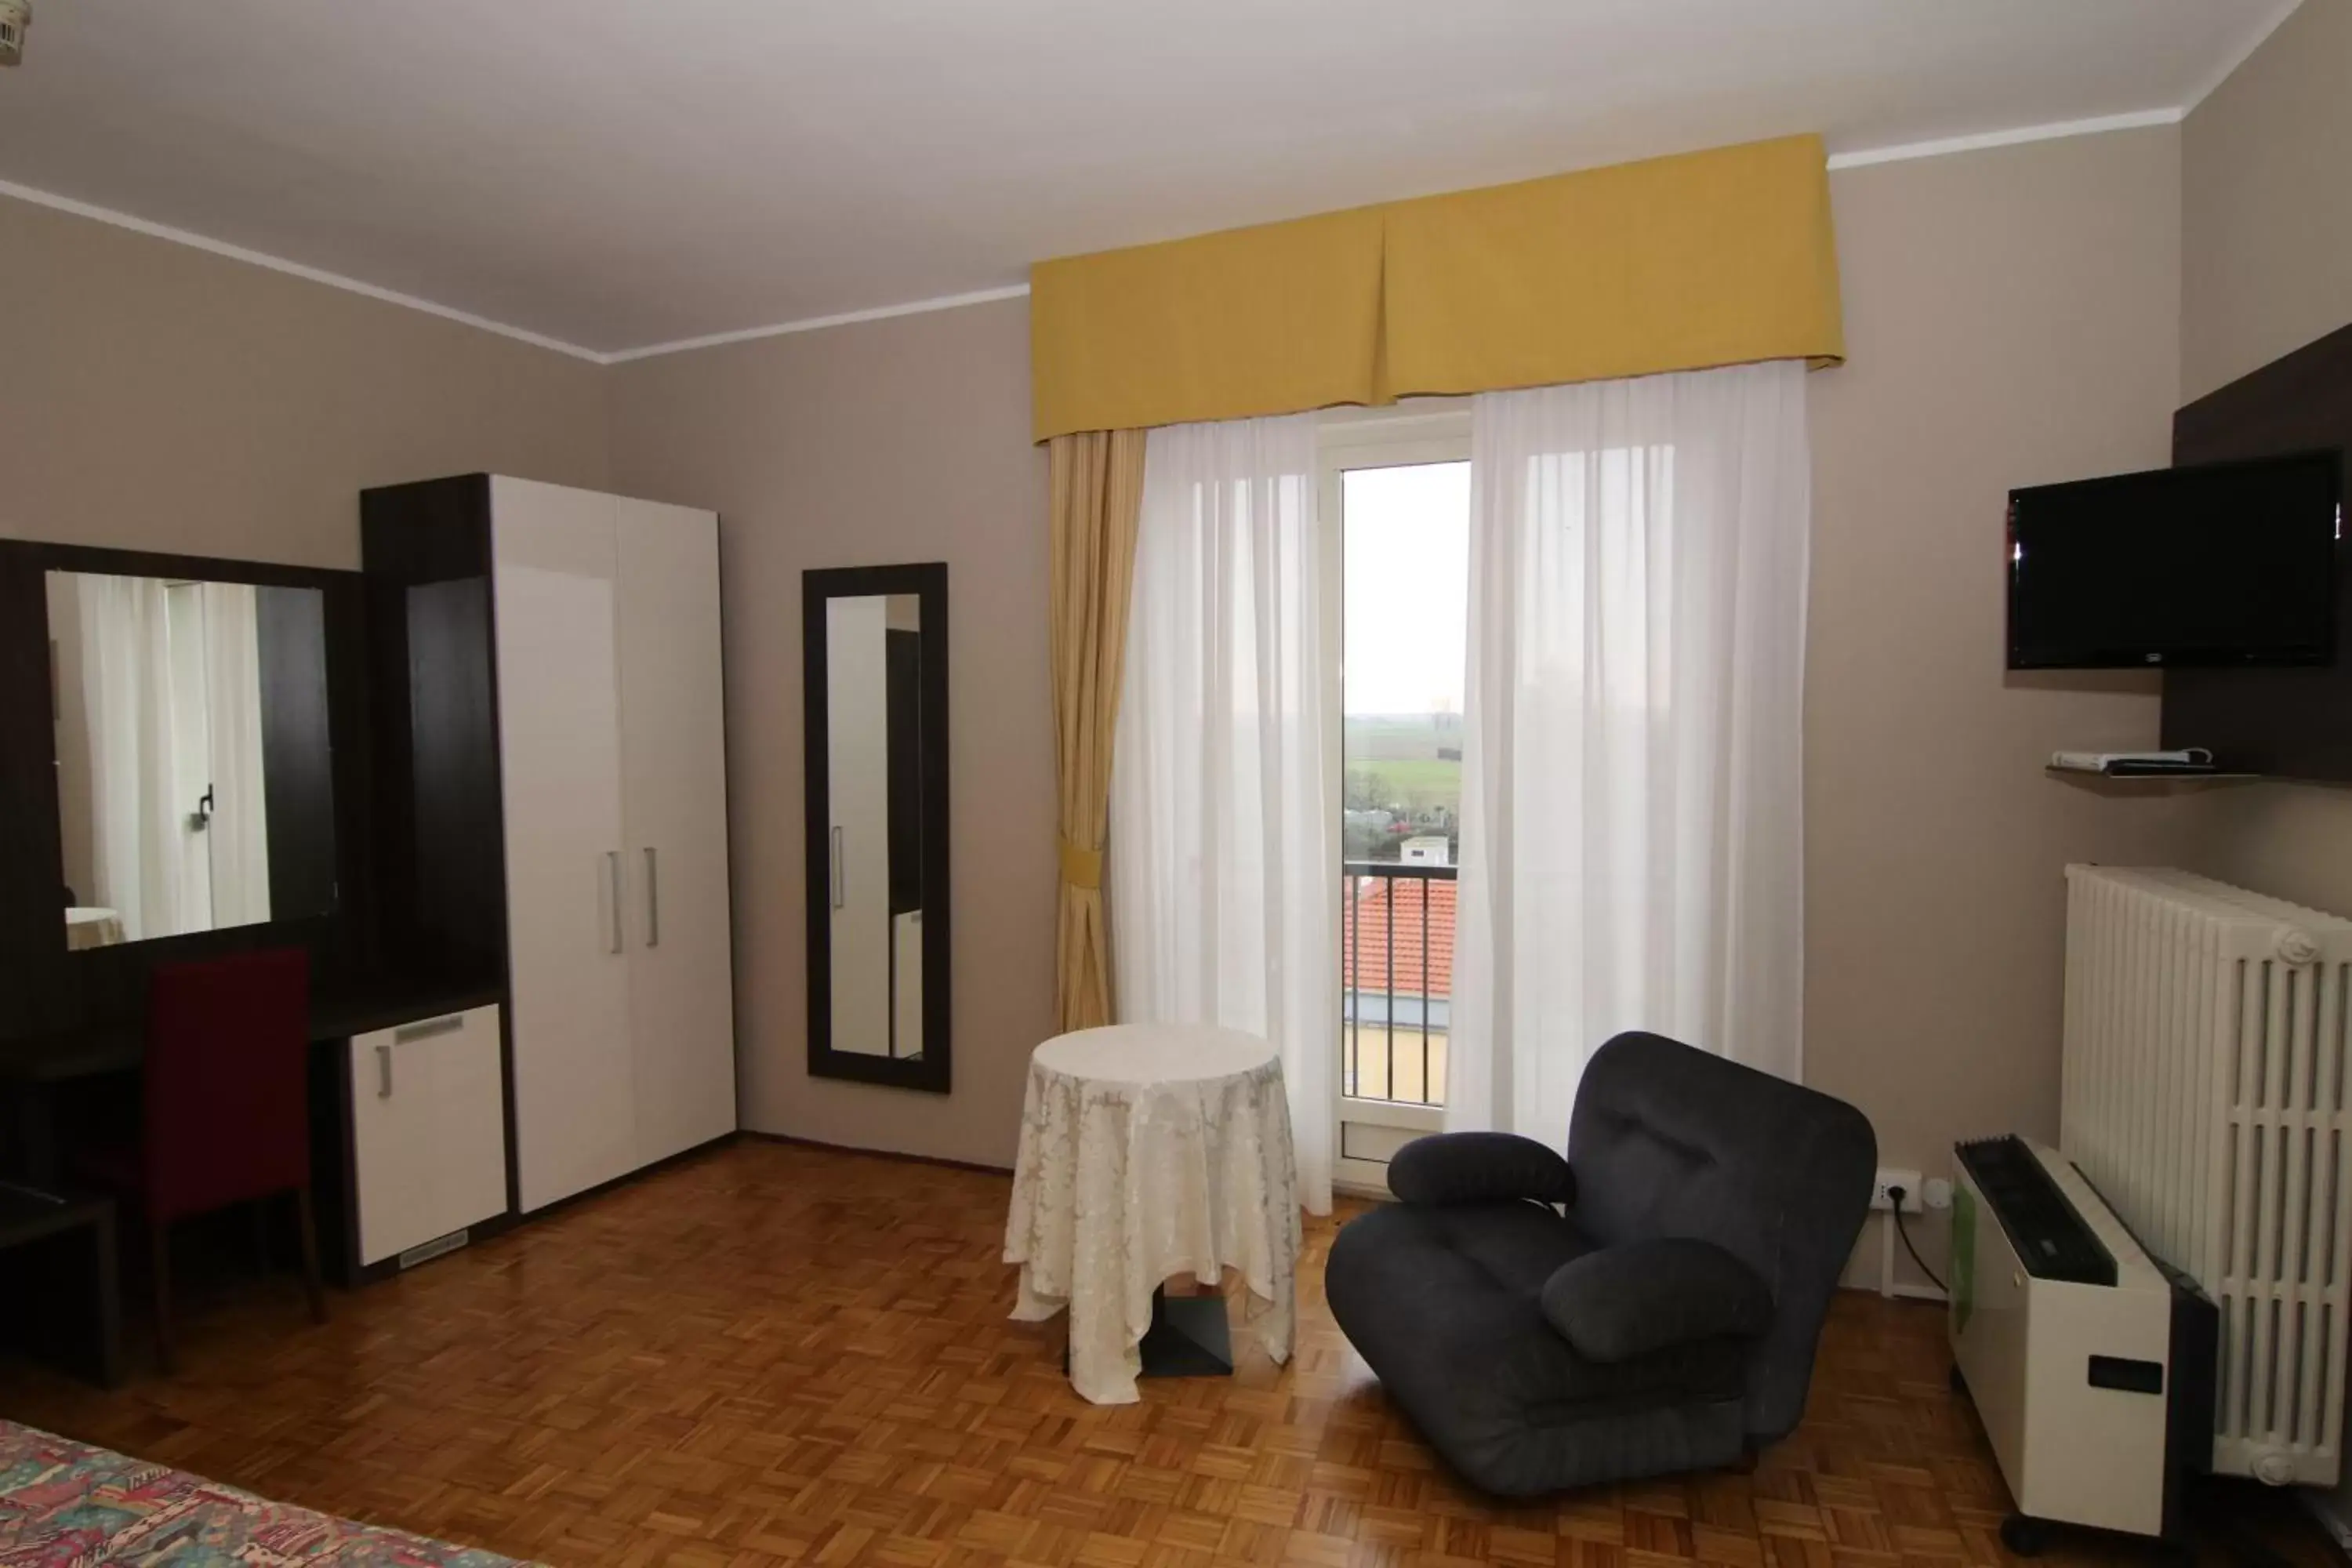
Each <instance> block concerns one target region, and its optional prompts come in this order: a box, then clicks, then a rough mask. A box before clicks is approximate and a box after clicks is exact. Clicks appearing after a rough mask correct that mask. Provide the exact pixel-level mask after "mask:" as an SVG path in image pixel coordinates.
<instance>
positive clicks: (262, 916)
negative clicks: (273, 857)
mask: <svg viewBox="0 0 2352 1568" xmlns="http://www.w3.org/2000/svg"><path fill="white" fill-rule="evenodd" d="M203 590H204V593H203V600H204V609H205V643H204V647H205V709H206V711H207V715H208V717H209V720H210V723H209V726H208V728H209V731H210V740H211V752H212V770H211V777H212V786H213V816H212V826H211V827H210V828H209V829H208V830H207V832H208V834H209V837H210V838H211V841H212V842H211V849H212V895H213V897H212V920H211V922H210V923H211V924H213V925H215V926H236V925H250V924H252V923H254V922H256V921H266V920H268V918H269V829H268V816H267V812H266V809H265V806H264V795H263V793H262V781H261V645H260V633H259V626H260V621H259V615H258V609H257V605H258V598H257V595H256V594H255V591H254V588H253V585H252V584H248V583H206V584H203Z"/></svg>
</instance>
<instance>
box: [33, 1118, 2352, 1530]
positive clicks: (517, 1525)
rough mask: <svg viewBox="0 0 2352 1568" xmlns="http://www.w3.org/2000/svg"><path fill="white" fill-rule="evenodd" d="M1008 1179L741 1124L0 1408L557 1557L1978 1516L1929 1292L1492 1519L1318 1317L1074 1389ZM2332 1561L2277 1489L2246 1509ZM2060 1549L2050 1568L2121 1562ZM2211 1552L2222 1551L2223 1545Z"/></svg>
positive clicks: (1993, 1517)
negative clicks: (1008, 1259)
mask: <svg viewBox="0 0 2352 1568" xmlns="http://www.w3.org/2000/svg"><path fill="white" fill-rule="evenodd" d="M1007 1192H1008V1183H1007V1182H1006V1180H1005V1179H1004V1178H1003V1177H1001V1176H993V1175H989V1174H986V1173H977V1172H969V1171H960V1170H950V1169H945V1168H940V1167H936V1166H929V1165H920V1164H913V1163H904V1162H898V1161H891V1160H886V1159H880V1158H872V1157H866V1156H859V1155H851V1154H844V1153H840V1152H833V1151H827V1150H821V1149H813V1148H808V1147H804V1146H798V1145H792V1144H782V1143H772V1142H756V1141H745V1142H737V1143H735V1144H732V1145H730V1146H728V1147H726V1148H723V1149H721V1150H719V1151H716V1152H713V1153H711V1154H709V1155H707V1156H704V1157H701V1158H699V1159H697V1160H695V1161H692V1162H690V1163H686V1164H683V1165H679V1166H677V1167H675V1168H672V1169H670V1170H667V1171H665V1172H662V1173H657V1174H656V1175H654V1176H652V1177H650V1178H647V1179H646V1180H644V1181H641V1182H639V1183H636V1184H633V1185H629V1186H625V1187H623V1188H621V1189H619V1190H617V1191H614V1192H612V1193H609V1194H604V1195H603V1196H600V1197H598V1198H595V1199H593V1200H592V1201H589V1202H587V1203H584V1204H581V1205H576V1206H574V1207H572V1208H571V1209H569V1210H567V1211H565V1212H562V1213H561V1214H559V1215H554V1216H551V1217H550V1218H548V1219H545V1220H542V1221H541V1222H539V1223H536V1224H532V1225H529V1226H522V1227H520V1229H518V1230H516V1231H514V1232H511V1233H509V1235H508V1236H506V1237H500V1238H499V1239H497V1240H494V1241H492V1242H489V1243H487V1244H485V1245H483V1246H481V1247H476V1248H473V1249H471V1250H468V1251H466V1252H463V1253H459V1254H457V1255H455V1256H453V1257H450V1258H445V1259H443V1260H441V1261H439V1262H436V1263H434V1264H432V1265H430V1266H428V1267H426V1268H420V1269H418V1270H416V1271H415V1273H413V1274H410V1275H408V1276H406V1277H404V1278H403V1279H398V1280H396V1281H394V1282H390V1283H386V1284H383V1285H379V1286H375V1287H373V1288H371V1289H367V1290H364V1291H362V1292H359V1293H358V1294H356V1295H341V1296H337V1297H336V1298H335V1299H334V1300H333V1302H332V1308H333V1319H332V1321H331V1323H330V1324H328V1325H327V1326H326V1327H324V1328H314V1327H312V1326H311V1325H310V1324H309V1323H308V1322H307V1321H305V1319H304V1317H303V1315H302V1310H301V1302H300V1292H299V1289H298V1288H296V1287H295V1286H294V1284H293V1283H292V1282H291V1281H290V1280H265V1281H257V1282H255V1283H253V1284H252V1285H250V1286H244V1287H239V1288H238V1289H236V1290H234V1291H233V1292H231V1293H230V1294H229V1295H228V1296H226V1297H225V1298H223V1299H220V1300H215V1302H214V1303H212V1305H211V1306H210V1307H209V1309H207V1308H206V1307H205V1305H204V1304H202V1303H196V1304H194V1312H193V1315H192V1316H191V1318H190V1319H189V1320H188V1321H186V1323H185V1326H184V1340H183V1345H182V1352H181V1361H182V1363H183V1366H184V1371H183V1372H182V1373H181V1374H180V1375H179V1376H178V1377H176V1378H174V1379H172V1380H170V1381H163V1380H158V1379H155V1378H153V1377H152V1376H149V1377H146V1378H144V1379H143V1380H142V1381H139V1382H137V1383H135V1384H133V1385H132V1386H131V1387H130V1388H128V1389H125V1390H121V1391H118V1392H115V1393H111V1394H108V1393H101V1392H99V1391H96V1390H92V1389H88V1388H84V1387H81V1386H79V1385H78V1384H73V1383H71V1382H68V1381H67V1380H66V1379H64V1378H62V1377H60V1376H58V1375H56V1374H52V1373H46V1372H42V1371H39V1370H37V1369H35V1368H32V1367H30V1366H27V1365H25V1364H23V1363H13V1362H0V1411H5V1413H7V1414H8V1415H13V1416H15V1417H16V1418H17V1419H19V1420H24V1421H28V1422H31V1423H34V1424H35V1425H38V1426H47V1427H48V1428H50V1429H52V1430H55V1431H59V1432H62V1433H65V1434H67V1435H68V1436H75V1437H79V1438H82V1439H84V1440H87V1441H91V1442H96V1443H100V1444H104V1445H106V1446H108V1447H114V1448H118V1449H121V1450H124V1451H127V1452H130V1453H132V1454H136V1455H140V1456H142V1457H145V1458H152V1459H156V1460H160V1461H163V1462H167V1463H170V1464H173V1465H178V1466H181V1467H183V1468H187V1469H191V1470H195V1471H198V1472H200V1473H202V1474H205V1475H207V1476H211V1477H214V1478H215V1479H220V1480H224V1481H228V1482H232V1483H235V1484H236V1485H240V1486H243V1487H247V1488H248V1489H253V1490H257V1491H260V1492H264V1493H268V1494H269V1495H271V1496H274V1497H278V1498H282V1499H285V1500H289V1501H293V1502H297V1503H301V1504H305V1505H308V1506H310V1507H312V1508H318V1509H323V1510H329V1511H332V1512H336V1513H341V1514H347V1515H351V1516H354V1517H357V1518H360V1519H363V1520H368V1521H374V1522H378V1523H383V1524H393V1525H398V1526H401V1527H403V1528H405V1529H410V1530H416V1531H425V1532H426V1533H428V1534H433V1535H437V1536H442V1537H446V1538H447V1539H450V1540H455V1541H458V1542H467V1543H470V1544H476V1545H480V1546H485V1547H488V1548H491V1549H493V1550H496V1551H499V1552H508V1553H511V1554H513V1555H516V1556H520V1557H530V1558H537V1559H540V1560H541V1561H544V1562H547V1563H555V1564H560V1565H563V1568H607V1565H609V1568H649V1565H652V1564H656V1563H660V1564H676V1565H677V1568H764V1565H767V1564H786V1563H790V1564H806V1565H809V1568H1033V1565H1034V1568H1283V1565H1289V1564H1296V1565H1297V1568H1468V1565H1469V1564H1473V1563H1493V1564H1498V1565H1501V1568H1643V1565H1650V1568H1655V1565H1658V1564H1669V1563H1690V1562H1696V1563H1720V1564H1727V1565H1736V1568H1798V1565H1803V1568H1864V1565H1871V1568H1880V1565H1884V1568H1941V1565H1947V1564H1960V1563H2000V1562H2003V1561H2005V1560H2006V1559H2005V1558H2004V1556H2003V1554H2002V1552H2001V1550H2000V1545H1999V1543H1998V1541H1997V1538H1996V1533H1995V1532H1996V1530H1997V1527H1998V1524H1999V1521H2000V1516H2001V1514H2002V1512H2003V1511H2004V1510H2005V1509H2006V1507H2007V1499H2006V1496H2005V1494H2004V1492H2003V1490H2002V1487H2001V1482H2000V1477H1999V1475H1998V1473H1997V1472H1996V1470H1995V1469H1994V1468H1993V1465H1992V1462H1991V1457H1990V1453H1989V1451H1988V1450H1987V1449H1986V1447H1985V1446H1984V1442H1983V1438H1982V1436H1980V1434H1979V1431H1978V1429H1977V1427H1976V1426H1975V1422H1974V1417H1973V1416H1972V1415H1971V1414H1970V1413H1969V1410H1968V1409H1967V1407H1966V1406H1965V1405H1963V1404H1961V1403H1959V1402H1958V1401H1957V1400H1955V1399H1954V1397H1953V1396H1952V1395H1951V1394H1949V1393H1948V1391H1947V1388H1946V1384H1945V1364H1946V1363H1945V1357H1944V1353H1943V1349H1942V1320H1941V1317H1940V1314H1939V1313H1938V1312H1937V1310H1935V1309H1933V1308H1925V1307H1918V1306H1906V1305H1901V1304H1896V1303H1891V1302H1885V1301H1882V1300H1878V1299H1877V1298H1875V1297H1871V1296H1864V1295H1853V1294H1849V1295H1846V1296H1843V1297H1841V1299H1840V1300H1839V1301H1838V1303H1837V1305H1836V1309H1835V1310H1834V1311H1833V1313H1832V1318H1831V1321H1830V1324H1829V1327H1828V1331H1827V1333H1826V1335H1825V1338H1824V1341H1823V1343H1822V1359H1821V1365H1820V1370H1819V1372H1818V1373H1817V1375H1816V1377H1815V1381H1814V1387H1813V1394H1812V1400H1811V1408H1810V1410H1809V1412H1808V1415H1807V1419H1806V1421H1805V1424H1804V1426H1802V1427H1801V1429H1800V1430H1799V1431H1798V1432H1797V1433H1796V1434H1795V1435H1794V1436H1792V1437H1790V1439H1789V1440H1788V1441H1787V1442H1785V1443H1783V1444H1780V1446H1778V1447H1775V1448H1773V1449H1771V1450H1770V1451H1769V1452H1768V1453H1767V1454H1766V1455H1765V1456H1764V1458H1763V1460H1762V1462H1761V1463H1760V1464H1759V1467H1758V1468H1757V1469H1756V1470H1755V1472H1754V1473H1753V1474H1751V1475H1735V1474H1729V1473H1722V1474H1710V1475H1701V1476H1693V1477H1686V1478H1678V1479H1668V1480H1662V1481H1656V1482H1653V1483H1648V1484H1644V1485H1640V1486H1627V1487H1622V1488H1606V1489H1597V1490H1594V1491H1591V1492H1587V1493H1583V1494H1580V1495H1574V1496H1570V1497H1567V1498H1564V1499H1561V1500H1558V1501H1552V1502H1545V1503H1541V1504H1538V1505H1533V1506H1525V1507H1502V1506H1497V1505H1496V1504H1494V1503H1491V1502H1488V1501H1486V1500H1482V1499H1481V1498H1479V1497H1477V1496H1475V1494H1473V1493H1471V1492H1469V1491H1468V1490H1467V1489H1465V1488H1464V1487H1463V1486H1462V1484H1461V1483H1460V1482H1458V1481H1456V1480H1455V1479H1453V1478H1452V1477H1451V1476H1449V1475H1448V1474H1447V1473H1446V1472H1445V1471H1444V1469H1443V1468H1441V1467H1440V1466H1439V1464H1438V1463H1437V1461H1436V1460H1435V1458H1433V1455H1432V1454H1431V1453H1430V1451H1429V1450H1428V1449H1427V1448H1426V1447H1424V1446H1423V1444H1422V1443H1421V1442H1420V1440H1419V1439H1418V1438H1416V1437H1415V1436H1413V1434H1412V1431H1411V1429H1410V1428H1408V1427H1407V1426H1405V1425H1404V1424H1403V1423H1402V1420H1401V1419H1400V1418H1399V1416H1398V1415H1396V1414H1395V1412H1393V1411H1392V1410H1391V1409H1390V1408H1389V1406H1388V1405H1387V1404H1386V1403H1385V1402H1384V1401H1383V1399H1382V1397H1381V1391H1380V1386H1379V1384H1377V1382H1375V1381H1374V1380H1373V1379H1372V1377H1371V1375H1370V1373H1369V1372H1368V1371H1367V1370H1366V1369H1365V1367H1364V1365H1363V1363H1362V1362H1360V1360H1358V1359H1357V1357H1356V1356H1355V1355H1354V1353H1353V1352H1351V1351H1350V1350H1349V1347H1348V1344H1347V1342H1346V1341H1345V1340H1344V1339H1342V1338H1341V1337H1340V1335H1339V1332H1338V1331H1337V1330H1336V1329H1335V1328H1334V1327H1333V1325H1332V1323H1331V1320H1330V1317H1329V1315H1328V1312H1327V1311H1326V1310H1324V1308H1323V1304H1322V1258H1323V1255H1324V1252H1325V1250H1326V1248H1327V1247H1328V1244H1329V1241H1330V1238H1331V1236H1332V1234H1333V1230H1334V1226H1333V1224H1332V1222H1310V1225H1309V1229H1308V1247H1309V1258H1308V1259H1307V1267H1306V1268H1304V1269H1303V1270H1302V1272H1301V1275H1300V1280H1299V1295H1300V1303H1299V1304H1300V1314H1299V1315H1300V1332H1299V1353H1298V1356H1297V1360H1296V1362H1295V1363H1294V1364H1293V1365H1292V1366H1290V1367H1288V1368H1276V1367H1275V1366H1273V1365H1272V1364H1270V1363H1268V1362H1267V1361H1266V1360H1265V1356H1264V1354H1263V1352H1259V1351H1257V1350H1256V1349H1255V1346H1251V1345H1247V1344H1244V1346H1243V1350H1244V1359H1243V1363H1242V1365H1241V1368H1240V1370H1239V1372H1238V1373H1237V1374H1236V1375H1235V1376H1234V1377H1233V1378H1231V1379H1216V1380H1196V1381H1185V1382H1170V1383H1157V1382H1147V1383H1146V1384H1144V1399H1143V1402H1142V1403H1141V1404H1139V1405H1129V1406H1127V1407H1124V1408H1118V1409H1101V1408H1097V1407H1095V1406H1092V1405H1087V1404H1085V1403H1084V1402H1082V1401H1081V1400H1079V1399H1078V1398H1077V1397H1076V1395H1075V1394H1072V1393H1071V1391H1070V1388H1069V1384H1067V1383H1066V1381H1065V1379H1064V1377H1063V1375H1062V1371H1061V1330H1060V1328H1059V1325H1058V1324H1047V1325H1022V1324H1016V1323H1012V1322H1009V1321H1006V1319H1005V1312H1006V1310H1008V1309H1009V1307H1010V1306H1011V1304H1012V1300H1013V1277H1012V1273H1011V1271H1010V1270H1008V1269H1007V1268H1005V1267H1004V1266H1003V1264H1002V1263H1000V1262H999V1261H998V1254H999V1250H1000V1247H1001V1245H1002V1240H1003V1216H1004V1209H1005V1203H1006V1198H1007ZM2261 1528H2263V1529H2264V1530H2266V1531H2270V1532H2271V1533H2272V1536H2273V1540H2274V1541H2275V1542H2276V1543H2277V1544H2278V1545H2279V1546H2280V1548H2281V1550H2283V1551H2284V1552H2287V1553H2288V1555H2289V1556H2290V1558H2291V1559H2292V1560H2294V1561H2296V1562H2306V1563H2335V1562H2338V1561H2339V1560H2337V1559H2335V1558H2334V1557H2333V1556H2332V1555H2331V1554H2330V1551H2329V1548H2327V1547H2326V1544H2325V1543H2324V1542H2322V1541H2321V1539H2320V1537H2319V1536H2318V1534H2317V1532H2316V1531H2315V1530H2313V1529H2311V1528H2310V1527H2308V1526H2305V1525H2302V1524H2300V1523H2298V1522H2297V1521H2296V1520H2295V1519H2294V1516H2293V1515H2292V1513H2291V1512H2290V1513H2288V1514H2286V1515H2284V1516H2283V1517H2282V1518H2281V1519H2279V1520H2265V1521H2261ZM2103 1550H2104V1551H2105V1555H2084V1553H2083V1551H2082V1550H2078V1549H2077V1548H2076V1547H2075V1546H2074V1545H2071V1544H2070V1546H2069V1547H2068V1548H2067V1549H2066V1550H2065V1551H2064V1552H2053V1554H2052V1555H2051V1556H2049V1557H2045V1558H2043V1559H2041V1561H2042V1562H2044V1563H2068V1562H2087V1561H2134V1560H2137V1559H2135V1558H2134V1557H2133V1556H2132V1555H2131V1554H2130V1553H2128V1552H2120V1551H2117V1550H2116V1549H2113V1548H2107V1549H2103ZM2213 1560H2214V1561H2227V1560H2228V1559H2227V1558H2226V1557H2224V1556H2216V1557H2214V1558H2213Z"/></svg>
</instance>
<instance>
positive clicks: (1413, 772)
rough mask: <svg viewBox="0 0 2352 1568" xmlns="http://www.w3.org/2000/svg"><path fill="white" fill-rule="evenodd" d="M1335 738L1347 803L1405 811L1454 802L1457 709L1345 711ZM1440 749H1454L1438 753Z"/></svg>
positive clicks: (1458, 789) (1457, 794)
mask: <svg viewBox="0 0 2352 1568" xmlns="http://www.w3.org/2000/svg"><path fill="white" fill-rule="evenodd" d="M1341 743H1342V747H1343V749H1344V752H1345V756H1346V761H1347V767H1348V781H1349V788H1348V798H1349V802H1350V803H1351V804H1357V805H1377V806H1380V807H1382V808H1384V809H1387V810H1391V811H1396V812H1400V813H1407V814H1410V813H1418V812H1422V811H1426V810H1429V809H1431V808H1433V807H1436V806H1445V807H1449V808H1451V807H1454V806H1456V805H1459V803H1460V801H1461V798H1462V762H1461V756H1460V752H1461V750H1462V721H1461V719H1460V718H1459V717H1458V716H1457V715H1454V714H1450V713H1449V714H1430V713H1377V714H1349V716H1348V719H1347V721H1346V723H1345V725H1344V726H1343V727H1342V730H1341ZM1441 751H1448V752H1454V755H1453V756H1440V755H1439V754H1438V753H1439V752H1441ZM1367 796H1369V797H1370V798H1369V799H1367Z"/></svg>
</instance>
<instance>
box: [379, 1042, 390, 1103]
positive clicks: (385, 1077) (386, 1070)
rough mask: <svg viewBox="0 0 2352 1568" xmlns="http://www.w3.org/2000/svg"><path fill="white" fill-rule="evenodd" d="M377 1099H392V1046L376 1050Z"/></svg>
mask: <svg viewBox="0 0 2352 1568" xmlns="http://www.w3.org/2000/svg"><path fill="white" fill-rule="evenodd" d="M375 1097H376V1098H377V1099H378V1100H390V1099H391V1098H392V1047H390V1046H378V1047H376V1048H375Z"/></svg>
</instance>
